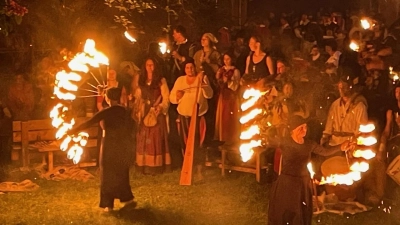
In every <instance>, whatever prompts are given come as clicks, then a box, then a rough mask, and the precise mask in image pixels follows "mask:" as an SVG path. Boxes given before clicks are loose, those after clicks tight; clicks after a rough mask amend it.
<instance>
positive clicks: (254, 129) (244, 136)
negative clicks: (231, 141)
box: [240, 125, 260, 140]
mask: <svg viewBox="0 0 400 225" xmlns="http://www.w3.org/2000/svg"><path fill="white" fill-rule="evenodd" d="M257 134H260V128H259V127H258V126H257V125H253V126H251V127H249V128H248V129H247V130H245V131H243V132H242V133H241V134H240V139H241V140H249V139H251V138H252V137H253V136H254V135H257Z"/></svg>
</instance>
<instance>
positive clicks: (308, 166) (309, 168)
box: [307, 162, 315, 179]
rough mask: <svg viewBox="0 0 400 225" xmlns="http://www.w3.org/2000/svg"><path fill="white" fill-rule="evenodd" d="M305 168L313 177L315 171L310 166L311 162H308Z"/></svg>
mask: <svg viewBox="0 0 400 225" xmlns="http://www.w3.org/2000/svg"><path fill="white" fill-rule="evenodd" d="M307 169H308V172H310V176H311V179H312V178H314V175H315V172H314V170H313V167H312V164H311V162H309V163H308V164H307Z"/></svg>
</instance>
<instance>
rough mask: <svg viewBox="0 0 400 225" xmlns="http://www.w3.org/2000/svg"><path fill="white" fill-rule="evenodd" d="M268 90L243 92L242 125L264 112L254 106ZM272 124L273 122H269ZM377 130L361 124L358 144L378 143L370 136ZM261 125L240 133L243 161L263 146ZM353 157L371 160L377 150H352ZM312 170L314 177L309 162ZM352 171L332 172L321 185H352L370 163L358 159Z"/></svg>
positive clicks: (371, 126) (371, 125)
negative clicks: (255, 149) (345, 172)
mask: <svg viewBox="0 0 400 225" xmlns="http://www.w3.org/2000/svg"><path fill="white" fill-rule="evenodd" d="M266 93H267V92H261V91H259V90H256V89H254V88H250V89H247V90H246V91H245V92H244V94H243V99H244V102H243V103H242V104H241V109H242V111H243V112H244V115H243V116H242V117H241V118H240V123H241V124H242V125H244V124H246V123H248V122H250V121H252V120H254V119H255V118H256V117H257V116H258V115H260V114H262V113H263V109H261V108H258V107H255V108H253V107H254V106H255V105H256V103H257V102H258V100H259V99H260V98H261V97H262V96H263V95H265V94H266ZM267 125H268V126H271V124H267ZM374 130H375V126H374V125H373V124H367V125H361V126H360V128H359V132H360V135H359V136H358V137H357V145H358V146H367V147H370V146H372V145H374V144H376V142H377V140H376V138H375V137H373V136H368V135H369V134H370V133H372V132H373V131H374ZM260 132H261V131H260V126H259V125H258V124H253V125H251V126H247V127H246V129H245V130H243V131H242V132H241V134H240V139H241V140H242V142H243V143H242V144H241V145H240V147H239V151H240V156H241V158H242V161H243V162H247V161H248V160H250V159H251V158H252V156H253V154H254V148H256V147H261V146H262V141H261V139H260ZM352 153H353V157H354V158H356V159H365V160H370V159H372V158H374V157H375V155H376V154H375V152H374V151H372V150H371V149H357V150H355V151H353V152H352ZM307 167H308V170H309V171H310V174H311V177H312V178H313V177H314V174H315V173H314V171H313V170H312V165H311V163H309V165H308V166H307ZM349 169H350V172H349V173H347V174H332V175H330V176H329V177H322V179H321V181H320V182H319V184H320V185H323V184H331V185H338V184H345V185H352V184H353V183H354V182H355V181H358V180H360V179H361V173H364V172H366V171H368V169H369V164H368V162H366V161H356V162H354V163H353V164H351V165H349Z"/></svg>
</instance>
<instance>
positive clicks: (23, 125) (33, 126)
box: [13, 118, 98, 170]
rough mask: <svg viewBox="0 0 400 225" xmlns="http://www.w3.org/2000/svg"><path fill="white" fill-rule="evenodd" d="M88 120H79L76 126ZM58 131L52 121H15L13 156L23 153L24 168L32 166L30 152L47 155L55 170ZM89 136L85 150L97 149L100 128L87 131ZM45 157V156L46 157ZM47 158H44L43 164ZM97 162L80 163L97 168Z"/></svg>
mask: <svg viewBox="0 0 400 225" xmlns="http://www.w3.org/2000/svg"><path fill="white" fill-rule="evenodd" d="M87 119H88V118H77V119H76V124H77V125H78V124H80V123H82V122H84V121H86V120H87ZM56 131H57V130H56V129H55V128H54V127H53V126H52V125H51V119H46V120H30V121H22V122H21V121H14V123H13V152H14V153H13V155H14V159H15V158H19V157H15V155H16V153H17V152H19V151H21V153H22V154H21V159H22V166H23V167H27V166H29V165H30V152H31V151H37V152H40V153H43V154H44V155H45V154H46V153H47V156H48V169H49V170H52V169H53V168H54V152H57V151H60V148H59V145H58V142H56V140H55V134H56ZM85 131H86V132H87V133H88V134H89V140H88V143H87V145H86V147H85V150H86V151H87V149H89V148H95V147H97V135H98V126H97V125H96V126H93V127H91V128H89V129H87V130H85ZM43 142H51V143H50V144H41V143H43ZM44 155H43V156H44ZM44 161H45V158H44V157H43V162H44ZM95 165H96V162H89V163H87V162H86V163H85V162H83V163H80V164H79V166H81V167H85V166H95Z"/></svg>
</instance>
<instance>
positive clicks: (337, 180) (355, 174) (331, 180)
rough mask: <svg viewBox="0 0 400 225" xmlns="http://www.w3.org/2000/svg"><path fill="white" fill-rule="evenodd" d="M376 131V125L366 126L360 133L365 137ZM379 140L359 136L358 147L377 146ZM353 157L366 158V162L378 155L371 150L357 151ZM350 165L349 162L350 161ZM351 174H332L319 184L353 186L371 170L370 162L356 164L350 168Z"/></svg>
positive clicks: (362, 127)
mask: <svg viewBox="0 0 400 225" xmlns="http://www.w3.org/2000/svg"><path fill="white" fill-rule="evenodd" d="M374 130H375V125H374V124H366V125H360V127H359V131H360V133H363V134H364V135H365V134H367V133H371V132H372V131H374ZM376 142H377V140H376V138H375V137H373V136H368V137H365V136H359V137H358V138H357V145H363V146H372V145H374V144H376ZM353 156H354V157H355V158H364V159H366V160H369V159H372V158H374V157H375V156H376V153H375V152H374V151H372V150H371V149H367V150H360V149H358V150H355V151H354V152H353ZM348 163H349V161H348ZM349 169H350V172H349V173H348V174H332V175H330V176H329V177H327V178H324V177H322V179H321V182H320V183H319V184H320V185H323V184H332V185H338V184H345V185H352V184H353V183H354V181H359V180H361V173H365V172H367V171H368V170H369V164H368V162H365V161H362V162H354V163H353V164H352V165H351V166H350V167H349Z"/></svg>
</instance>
